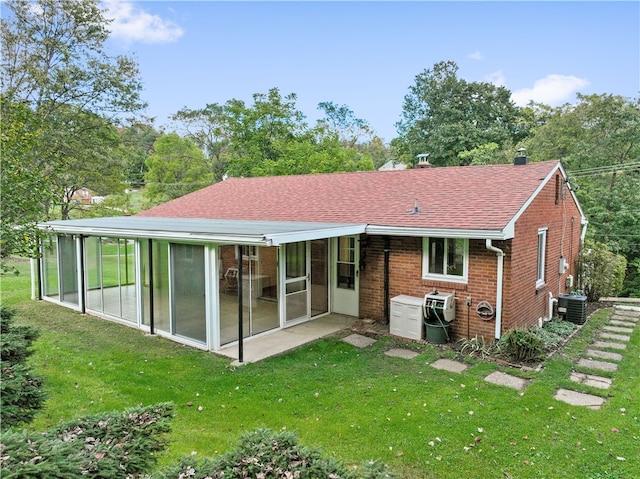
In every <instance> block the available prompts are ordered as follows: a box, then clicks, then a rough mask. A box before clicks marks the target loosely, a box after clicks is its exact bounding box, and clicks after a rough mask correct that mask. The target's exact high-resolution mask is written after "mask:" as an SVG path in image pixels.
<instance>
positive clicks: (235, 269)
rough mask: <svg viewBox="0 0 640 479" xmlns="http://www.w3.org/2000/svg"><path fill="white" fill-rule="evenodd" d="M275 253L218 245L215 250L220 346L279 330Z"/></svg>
mask: <svg viewBox="0 0 640 479" xmlns="http://www.w3.org/2000/svg"><path fill="white" fill-rule="evenodd" d="M277 258H278V249H277V248H273V247H261V246H235V245H222V246H220V247H219V248H218V264H219V277H220V286H219V291H220V294H219V311H220V345H225V344H229V343H232V342H234V341H238V340H239V337H240V327H239V322H240V319H239V318H240V309H239V308H240V305H239V303H240V301H239V300H240V298H239V291H240V290H242V337H243V338H248V337H251V336H255V335H257V334H261V333H264V332H266V331H269V330H272V329H275V328H278V327H280V313H279V307H278V304H279V302H278V262H277Z"/></svg>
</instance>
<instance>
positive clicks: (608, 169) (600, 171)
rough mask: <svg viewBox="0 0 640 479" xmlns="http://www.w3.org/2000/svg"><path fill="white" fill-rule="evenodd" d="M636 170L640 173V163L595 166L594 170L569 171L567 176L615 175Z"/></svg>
mask: <svg viewBox="0 0 640 479" xmlns="http://www.w3.org/2000/svg"><path fill="white" fill-rule="evenodd" d="M635 169H637V170H638V171H640V161H633V162H631V163H624V164H622V165H607V166H595V167H593V168H585V169H580V170H571V171H567V174H568V175H569V176H572V177H574V178H575V177H579V176H595V175H604V174H608V173H614V172H618V171H629V170H635Z"/></svg>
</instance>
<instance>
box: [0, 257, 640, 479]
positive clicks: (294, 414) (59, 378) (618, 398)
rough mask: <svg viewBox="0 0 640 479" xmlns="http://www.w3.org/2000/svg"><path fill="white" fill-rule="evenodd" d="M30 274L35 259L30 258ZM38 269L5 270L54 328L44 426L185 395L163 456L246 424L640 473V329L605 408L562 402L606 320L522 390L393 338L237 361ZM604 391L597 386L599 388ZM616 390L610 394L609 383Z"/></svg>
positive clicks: (337, 451) (532, 464)
mask: <svg viewBox="0 0 640 479" xmlns="http://www.w3.org/2000/svg"><path fill="white" fill-rule="evenodd" d="M20 267H21V269H22V270H23V271H27V270H28V263H21V265H20ZM29 284H30V283H29V278H28V276H18V277H2V299H3V302H4V303H5V304H12V305H14V306H16V307H17V308H18V311H19V314H18V316H17V321H18V322H19V323H24V324H32V325H34V326H36V327H37V328H38V329H39V330H40V331H41V337H40V339H39V340H38V341H37V343H36V349H37V352H36V354H35V355H34V356H33V357H32V359H31V361H32V364H33V365H34V367H35V369H36V370H37V372H38V373H39V374H40V375H42V376H43V377H44V378H45V383H46V389H47V392H48V394H49V400H48V401H47V404H46V408H45V409H44V410H43V411H42V412H41V413H40V414H39V415H38V416H37V417H36V420H35V422H34V423H33V424H32V426H31V427H33V428H34V429H44V428H46V427H48V426H50V425H52V424H55V423H57V422H58V421H61V420H68V419H70V418H73V417H76V416H78V415H81V414H84V413H94V412H97V411H103V410H114V409H118V410H121V409H124V408H125V407H128V406H133V405H136V404H151V403H155V402H159V401H173V402H174V403H175V405H176V414H175V418H174V420H173V423H172V425H173V432H172V433H171V435H170V440H171V443H170V446H169V448H168V449H167V451H166V453H165V454H164V456H163V457H162V458H161V464H164V465H166V464H169V463H172V462H174V461H176V460H177V459H178V458H179V457H181V456H182V455H186V454H190V453H192V452H195V453H197V454H198V456H214V455H217V454H218V453H221V452H223V451H227V450H228V449H230V448H231V447H232V446H234V445H235V443H236V440H237V438H238V435H239V434H240V433H241V432H242V431H246V430H249V429H252V428H255V427H257V426H260V425H265V426H267V427H270V428H272V429H282V428H286V429H287V430H294V431H297V432H298V433H299V436H300V442H302V443H304V444H307V445H310V446H319V447H321V448H322V449H323V450H324V451H325V452H326V453H330V454H333V455H335V456H336V457H337V458H339V459H340V460H342V461H344V462H345V463H347V464H358V463H361V462H362V461H365V460H369V459H376V458H381V459H382V460H383V461H385V462H386V463H388V464H389V465H390V466H391V467H392V469H393V470H394V471H396V472H397V473H398V474H400V475H401V476H403V477H406V478H462V477H474V478H476V477H477V478H504V477H513V478H536V479H538V478H554V479H555V478H609V479H611V478H619V479H622V478H633V477H638V471H640V455H639V454H638V451H639V450H640V421H639V419H638V418H639V417H640V344H639V343H640V333H639V332H638V330H640V328H637V329H636V331H635V333H634V336H633V337H632V341H631V343H630V344H629V345H628V349H627V351H626V352H625V354H624V360H623V362H622V363H621V365H620V370H619V371H618V372H616V373H615V374H614V375H613V377H614V382H613V386H612V388H611V389H610V390H609V391H607V392H606V393H604V394H607V395H608V396H609V398H608V401H607V403H606V404H605V406H604V407H603V409H602V410H599V411H594V410H589V409H585V408H582V407H574V406H569V405H566V404H564V403H561V402H559V401H556V400H554V399H553V394H554V392H555V390H556V389H557V388H558V387H567V386H572V383H570V382H569V380H568V377H569V372H570V370H571V364H572V362H571V361H572V360H574V359H575V358H577V357H578V356H579V352H580V351H581V350H583V349H584V346H585V345H586V344H588V341H589V339H590V337H592V336H593V335H594V334H595V331H596V330H597V328H598V327H599V326H600V325H601V324H602V323H603V322H604V321H605V320H606V317H607V314H608V311H602V312H600V313H598V314H596V315H595V316H593V317H592V318H591V319H590V320H589V321H588V323H587V324H586V325H585V327H583V328H582V330H581V331H580V332H579V333H578V334H577V335H576V336H575V337H574V338H573V339H572V340H571V342H570V343H569V345H568V346H567V347H566V348H565V350H564V351H563V353H562V354H556V355H554V356H553V357H552V359H550V360H549V361H547V363H546V364H545V365H544V368H543V369H542V370H540V371H537V372H535V371H533V372H524V371H520V370H515V371H513V370H511V371H509V372H511V373H513V374H519V375H525V376H527V377H530V378H532V379H533V381H532V383H531V385H530V386H529V387H528V388H527V389H526V391H525V392H524V393H523V394H521V393H518V392H517V391H515V390H511V389H508V388H505V387H501V386H496V385H492V384H489V383H487V382H485V381H484V380H483V378H484V377H485V376H486V375H487V374H488V373H490V372H491V371H494V370H496V369H498V366H497V365H496V364H494V363H490V362H480V361H474V362H471V365H470V367H469V369H467V370H466V371H465V372H464V373H462V374H453V373H447V372H444V371H439V370H436V369H433V368H432V367H431V366H430V365H429V364H430V363H431V362H433V361H434V360H435V359H437V358H438V357H453V356H452V355H453V354H454V353H453V352H452V351H450V350H447V349H446V348H443V347H440V348H435V347H431V346H418V345H413V347H414V348H417V349H418V350H419V351H420V352H421V354H420V356H418V357H417V358H415V359H412V360H405V359H399V358H392V357H388V356H386V355H385V354H384V351H385V350H386V349H388V348H390V347H392V346H394V345H397V344H398V343H394V342H393V340H391V339H389V338H383V339H380V340H379V341H378V342H377V343H376V344H374V345H373V346H371V347H369V348H366V349H357V348H354V347H353V346H351V345H349V344H346V343H344V342H342V341H340V340H339V338H328V339H324V340H321V341H318V342H316V343H314V344H312V345H309V346H306V347H303V348H300V349H298V350H295V351H292V352H290V353H288V354H285V355H282V356H280V357H275V358H271V359H269V360H266V361H263V362H260V363H257V364H248V365H246V366H243V367H239V368H233V367H230V366H229V362H228V360H227V359H222V358H219V357H217V356H216V355H214V354H211V353H207V352H203V351H198V350H195V349H191V348H188V347H185V346H181V345H178V344H176V343H173V342H170V341H167V340H164V339H161V338H158V337H148V336H145V335H144V334H142V333H141V332H139V331H137V330H135V329H133V328H128V327H125V326H121V325H118V324H114V323H110V322H107V321H104V320H100V319H96V318H93V317H91V316H86V315H85V316H83V315H80V314H78V313H75V312H72V311H70V310H67V309H65V308H61V307H58V306H55V305H52V304H48V303H45V302H33V301H30V300H29ZM589 392H594V391H589ZM600 394H602V392H601V393H600Z"/></svg>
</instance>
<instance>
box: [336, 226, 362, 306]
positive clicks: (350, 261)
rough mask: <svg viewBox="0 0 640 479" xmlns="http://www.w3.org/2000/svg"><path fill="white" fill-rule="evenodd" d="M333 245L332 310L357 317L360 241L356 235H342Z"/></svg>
mask: <svg viewBox="0 0 640 479" xmlns="http://www.w3.org/2000/svg"><path fill="white" fill-rule="evenodd" d="M334 245H335V247H334V248H333V251H334V253H333V258H334V261H333V268H332V269H333V281H332V283H333V312H334V313H340V314H347V315H349V316H356V317H358V315H359V312H360V308H359V301H360V292H359V282H360V269H359V268H360V266H359V261H358V260H359V258H360V243H359V240H358V237H357V236H342V237H340V238H336V239H335V243H334Z"/></svg>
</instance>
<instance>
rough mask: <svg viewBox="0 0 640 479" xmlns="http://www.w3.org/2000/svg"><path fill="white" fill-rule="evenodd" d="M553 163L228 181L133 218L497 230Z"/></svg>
mask: <svg viewBox="0 0 640 479" xmlns="http://www.w3.org/2000/svg"><path fill="white" fill-rule="evenodd" d="M558 164H559V162H558V161H546V162H540V163H529V164H527V165H519V166H514V165H488V166H462V167H448V168H426V169H411V170H402V171H368V172H357V173H331V174H315V175H294V176H275V177H260V178H230V179H228V180H226V181H222V182H220V183H216V184H214V185H212V186H209V187H207V188H204V189H202V190H199V191H196V192H194V193H191V194H188V195H185V196H183V197H181V198H178V199H175V200H173V201H169V202H167V203H165V204H162V205H160V206H156V207H154V208H151V209H149V210H146V211H143V212H142V213H140V215H141V216H154V217H168V218H173V217H178V218H210V219H239V220H242V219H245V220H268V221H312V222H331V223H354V224H363V223H364V224H370V225H378V226H394V227H418V228H443V229H474V230H501V229H502V228H504V227H505V226H506V225H507V224H508V223H509V221H510V220H512V219H513V217H514V216H515V215H516V214H517V213H518V212H519V211H520V209H521V208H522V207H523V205H524V204H525V203H526V202H527V200H528V199H529V198H530V197H531V196H532V195H533V194H534V193H535V192H536V190H537V188H538V187H539V186H540V185H541V183H542V182H543V181H544V180H545V178H547V177H548V175H549V174H550V173H551V172H552V171H554V169H555V168H556V167H557V166H558ZM415 201H417V204H418V207H419V209H420V213H419V214H409V212H410V211H411V210H412V209H413V207H414V203H415Z"/></svg>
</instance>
